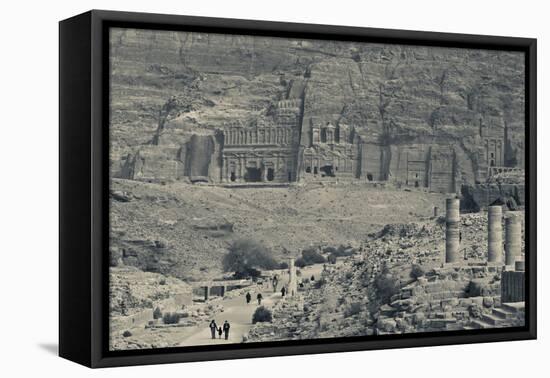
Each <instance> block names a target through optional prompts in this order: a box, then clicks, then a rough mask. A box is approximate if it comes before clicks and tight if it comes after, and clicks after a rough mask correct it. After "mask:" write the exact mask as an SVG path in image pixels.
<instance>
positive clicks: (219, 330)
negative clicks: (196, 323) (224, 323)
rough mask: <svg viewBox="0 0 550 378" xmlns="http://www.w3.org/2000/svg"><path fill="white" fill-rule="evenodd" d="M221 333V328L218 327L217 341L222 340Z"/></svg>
mask: <svg viewBox="0 0 550 378" xmlns="http://www.w3.org/2000/svg"><path fill="white" fill-rule="evenodd" d="M222 333H223V329H222V327H218V338H219V339H221V338H222Z"/></svg>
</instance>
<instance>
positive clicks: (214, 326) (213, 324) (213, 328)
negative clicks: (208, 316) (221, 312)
mask: <svg viewBox="0 0 550 378" xmlns="http://www.w3.org/2000/svg"><path fill="white" fill-rule="evenodd" d="M209 327H210V333H211V334H212V338H213V339H215V338H216V331H217V330H218V326H217V324H216V321H215V320H212V321H211V322H210V325H209Z"/></svg>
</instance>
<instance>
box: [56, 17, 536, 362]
mask: <svg viewBox="0 0 550 378" xmlns="http://www.w3.org/2000/svg"><path fill="white" fill-rule="evenodd" d="M535 94H536V40H534V39H525V38H512V37H492V36H476V35H462V34H442V33H428V32H411V31H398V30H381V29H369V28H353V27H339V26H326V25H306V24H290V23H277V22H263V21H262V22H260V21H245V20H230V19H212V18H201V17H186V16H171V15H157V14H140V13H122V12H109V11H90V12H88V13H85V14H82V15H79V16H75V17H73V18H70V19H68V20H64V21H62V22H61V23H60V278H59V279H60V293H59V295H60V336H59V337H60V355H61V356H62V357H65V358H68V359H71V360H73V361H76V362H79V363H82V364H84V365H87V366H91V367H106V366H116V365H135V364H153V363H166V362H181V361H199V360H215V359H230V358H242V357H260V356H275V355H289V354H305V353H321V352H337V351H351V350H366V349H375V348H396V347H411V346H426V345H445V344H455V343H473V342H490V341H503V340H522V339H532V338H535V337H536V287H535V283H536V245H535V241H536V239H535V232H536V224H535V219H536V192H535V190H536V181H535V180H536V178H535V172H536V169H535V163H536V162H535V156H536V154H535V148H536V144H535V140H536V139H535V135H536V134H535V133H536V129H535V121H536V120H535V115H536V97H535Z"/></svg>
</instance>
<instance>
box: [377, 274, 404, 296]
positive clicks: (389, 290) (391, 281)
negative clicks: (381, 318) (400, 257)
mask: <svg viewBox="0 0 550 378" xmlns="http://www.w3.org/2000/svg"><path fill="white" fill-rule="evenodd" d="M374 287H375V289H376V294H377V296H378V299H379V300H380V302H381V303H389V302H390V298H391V297H392V296H394V295H395V294H397V293H399V280H398V279H397V278H396V277H394V276H392V275H391V274H389V272H388V271H387V270H384V271H382V273H381V274H380V275H378V276H377V277H376V278H375V279H374Z"/></svg>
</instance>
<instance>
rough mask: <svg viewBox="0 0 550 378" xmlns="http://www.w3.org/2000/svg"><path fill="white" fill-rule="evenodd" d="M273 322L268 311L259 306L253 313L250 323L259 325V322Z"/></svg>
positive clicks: (271, 315)
mask: <svg viewBox="0 0 550 378" xmlns="http://www.w3.org/2000/svg"><path fill="white" fill-rule="evenodd" d="M272 320H273V314H272V313H271V311H270V310H268V309H267V308H265V307H264V306H260V307H258V308H257V309H256V311H254V315H252V323H254V324H256V323H260V322H269V323H271V321H272Z"/></svg>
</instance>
